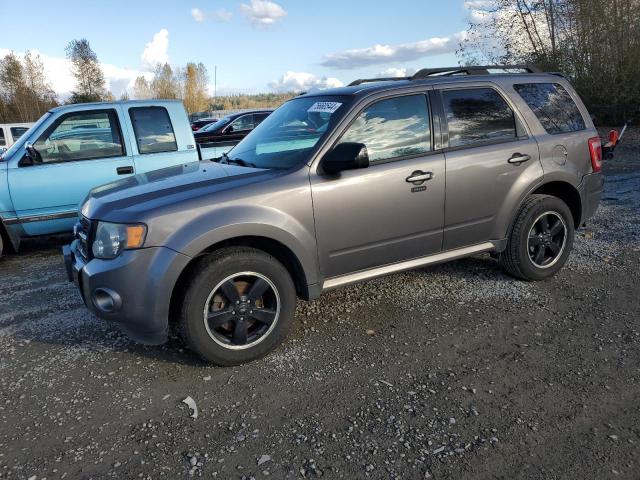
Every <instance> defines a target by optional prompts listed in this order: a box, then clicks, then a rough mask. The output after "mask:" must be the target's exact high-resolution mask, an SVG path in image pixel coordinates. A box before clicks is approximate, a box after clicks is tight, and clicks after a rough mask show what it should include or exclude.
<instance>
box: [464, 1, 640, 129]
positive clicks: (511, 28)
mask: <svg viewBox="0 0 640 480" xmlns="http://www.w3.org/2000/svg"><path fill="white" fill-rule="evenodd" d="M472 18H473V19H472V20H471V22H470V24H469V29H468V32H467V36H466V39H465V40H464V41H463V42H462V44H461V48H460V51H459V55H460V58H461V61H462V62H465V63H484V62H488V63H498V64H503V63H507V64H513V63H532V64H535V65H538V66H540V67H542V68H544V69H546V70H551V71H560V72H562V73H564V74H565V75H567V76H568V77H569V78H570V79H571V80H572V82H573V84H574V86H575V87H576V88H577V90H578V92H579V93H580V95H581V96H582V97H583V99H584V100H585V101H586V102H587V105H588V107H589V108H590V109H591V111H593V112H594V113H596V116H597V117H598V119H599V120H600V121H602V122H606V121H613V122H621V121H623V120H624V119H626V118H630V117H632V116H633V115H635V114H636V112H637V111H638V107H639V106H640V82H638V81H637V79H638V76H639V75H640V0H487V1H485V2H478V3H476V11H475V12H474V15H473V16H472Z"/></svg>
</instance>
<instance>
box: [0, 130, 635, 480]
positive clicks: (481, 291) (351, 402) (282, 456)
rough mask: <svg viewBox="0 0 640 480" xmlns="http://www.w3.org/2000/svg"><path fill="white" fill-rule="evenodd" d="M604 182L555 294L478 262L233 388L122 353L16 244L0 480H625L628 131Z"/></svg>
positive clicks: (143, 355) (399, 289)
mask: <svg viewBox="0 0 640 480" xmlns="http://www.w3.org/2000/svg"><path fill="white" fill-rule="evenodd" d="M605 171H606V173H607V177H608V178H607V189H606V195H605V200H604V201H603V203H602V206H601V208H600V210H599V211H598V213H597V215H596V217H595V218H594V219H593V221H592V223H591V224H590V225H589V226H588V227H587V228H585V229H582V230H581V231H580V232H579V234H578V237H577V239H576V246H575V251H574V253H573V255H572V257H571V259H570V262H569V264H568V265H567V267H566V268H564V269H563V270H562V271H561V272H560V274H559V275H557V276H556V277H555V278H553V279H551V280H549V281H546V282H541V283H525V282H519V281H515V280H513V279H511V278H510V277H507V276H506V275H504V274H503V273H502V272H501V271H500V270H499V268H498V266H497V264H496V263H495V262H494V261H493V260H491V259H490V258H489V257H488V256H478V257H474V258H470V259H465V260H460V261H456V262H453V263H450V264H447V265H443V266H438V267H434V268H428V269H422V270H417V271H413V272H409V273H404V274H400V275H394V276H390V277H386V278H382V279H378V280H374V281H371V282H368V283H365V284H362V285H358V286H353V287H348V288H344V289H341V290H337V291H334V292H330V293H329V294H326V295H324V296H323V297H322V298H320V299H319V300H316V301H313V302H310V303H302V302H301V303H300V304H299V307H298V311H297V316H296V319H297V322H296V324H295V327H294V329H293V331H292V332H291V334H290V336H289V339H288V340H287V341H286V342H285V344H284V345H283V346H282V347H281V348H280V349H278V350H277V351H276V352H274V353H273V354H271V355H269V356H268V357H267V358H265V359H264V360H261V361H258V362H254V363H252V364H250V365H246V366H242V367H234V368H224V369H223V368H216V367H210V366H207V365H204V364H203V363H202V362H200V361H199V360H197V359H196V358H195V357H194V356H193V355H192V354H191V353H190V352H189V351H188V350H186V349H185V348H184V346H183V345H182V344H181V343H180V341H179V340H178V339H172V340H171V341H170V342H169V343H168V344H167V345H165V346H163V347H154V348H151V347H142V346H139V345H137V344H135V343H133V342H131V341H129V340H128V339H127V338H126V337H124V336H123V335H122V334H120V333H119V331H118V330H117V329H116V328H114V327H112V326H110V325H107V324H105V323H104V322H102V321H100V320H98V319H96V318H94V317H92V316H91V315H90V314H89V313H88V312H87V311H86V310H85V309H84V307H83V306H82V304H81V301H80V299H79V297H78V295H77V293H76V292H75V290H74V287H73V286H72V285H70V284H68V283H67V282H66V278H65V272H64V268H63V266H62V260H61V256H60V254H59V247H60V245H61V244H62V243H63V241H61V240H54V241H53V244H52V241H51V240H49V241H47V242H43V241H37V242H30V243H27V244H26V245H25V250H24V252H23V253H21V254H20V255H18V256H15V255H14V256H8V257H5V258H4V259H2V260H1V261H0V273H1V274H2V286H0V352H2V353H1V354H0V478H2V479H32V480H33V479H37V480H43V479H45V478H46V479H59V478H67V479H75V478H96V479H97V478H190V477H191V476H194V477H200V476H202V477H206V478H219V479H243V478H244V479H250V478H256V479H261V478H277V479H283V478H303V477H307V478H317V477H325V478H345V479H354V478H372V479H377V478H381V479H383V478H384V479H386V478H402V479H405V478H406V479H425V478H434V479H461V478H499V479H541V478H544V479H565V478H572V479H573V478H575V479H585V478H595V479H607V478H628V479H638V478H640V402H638V398H640V348H639V347H640V324H639V319H638V314H639V312H640V287H638V285H639V284H640V273H639V271H638V265H639V264H640V262H639V261H640V135H638V132H637V131H631V132H630V134H629V136H628V137H627V139H625V144H624V145H622V146H621V147H620V150H619V151H618V156H617V158H616V159H615V160H614V161H611V162H609V163H608V164H607V165H606V167H605ZM187 397H190V398H191V399H192V400H193V402H195V405H196V406H197V409H198V415H197V418H193V413H194V412H193V410H192V409H191V408H190V407H189V406H188V405H187V404H186V403H184V402H183V400H184V399H185V398H187Z"/></svg>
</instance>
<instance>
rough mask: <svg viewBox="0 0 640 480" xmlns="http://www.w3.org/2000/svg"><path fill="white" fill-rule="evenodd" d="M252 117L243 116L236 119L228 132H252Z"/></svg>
mask: <svg viewBox="0 0 640 480" xmlns="http://www.w3.org/2000/svg"><path fill="white" fill-rule="evenodd" d="M253 127H254V125H253V115H251V114H249V115H243V116H241V117H238V118H236V119H235V120H234V121H233V122H231V125H230V129H229V131H230V132H246V131H247V130H253Z"/></svg>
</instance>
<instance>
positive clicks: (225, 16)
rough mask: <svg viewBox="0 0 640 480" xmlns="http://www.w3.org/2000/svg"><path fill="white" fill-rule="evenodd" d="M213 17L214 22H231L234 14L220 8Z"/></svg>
mask: <svg viewBox="0 0 640 480" xmlns="http://www.w3.org/2000/svg"><path fill="white" fill-rule="evenodd" d="M212 16H213V19H214V20H218V21H219V22H228V21H229V20H231V17H233V13H232V12H230V11H229V10H225V9H224V8H220V9H218V10H216V11H215V12H213V14H212Z"/></svg>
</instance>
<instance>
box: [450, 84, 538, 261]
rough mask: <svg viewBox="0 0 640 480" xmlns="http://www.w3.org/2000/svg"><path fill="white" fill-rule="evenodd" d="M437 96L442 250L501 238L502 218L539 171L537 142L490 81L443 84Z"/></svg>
mask: <svg viewBox="0 0 640 480" xmlns="http://www.w3.org/2000/svg"><path fill="white" fill-rule="evenodd" d="M439 94H440V98H441V104H440V108H441V109H442V111H441V114H442V120H443V124H444V125H443V128H444V133H445V134H444V135H443V144H444V145H445V158H446V167H447V186H446V196H445V222H444V223H445V224H444V239H443V246H444V250H452V249H455V248H460V247H464V246H469V245H475V244H479V243H483V242H486V241H489V240H499V239H502V238H504V237H505V236H506V233H507V232H506V228H504V225H505V223H506V222H505V216H509V215H510V214H511V213H513V209H514V208H516V207H517V205H518V204H519V202H520V199H521V196H522V194H523V191H525V190H526V189H527V188H528V186H529V185H531V184H532V183H533V182H535V181H536V180H537V179H539V178H541V177H542V175H543V172H542V166H541V164H540V155H539V152H538V145H537V143H536V141H535V139H534V138H533V137H532V136H530V135H529V134H528V131H527V130H526V127H525V124H524V123H523V121H522V119H521V118H520V115H519V114H518V113H517V112H516V110H515V108H514V107H513V105H512V104H511V102H510V101H509V100H507V98H508V97H507V96H506V95H505V94H504V93H503V92H501V91H500V90H499V89H498V88H497V87H496V86H494V85H493V84H491V85H482V84H479V85H477V86H469V87H466V86H465V87H460V86H459V85H451V86H448V85H444V86H441V87H440V88H439ZM509 220H510V219H509ZM509 220H507V222H508V221H509Z"/></svg>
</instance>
